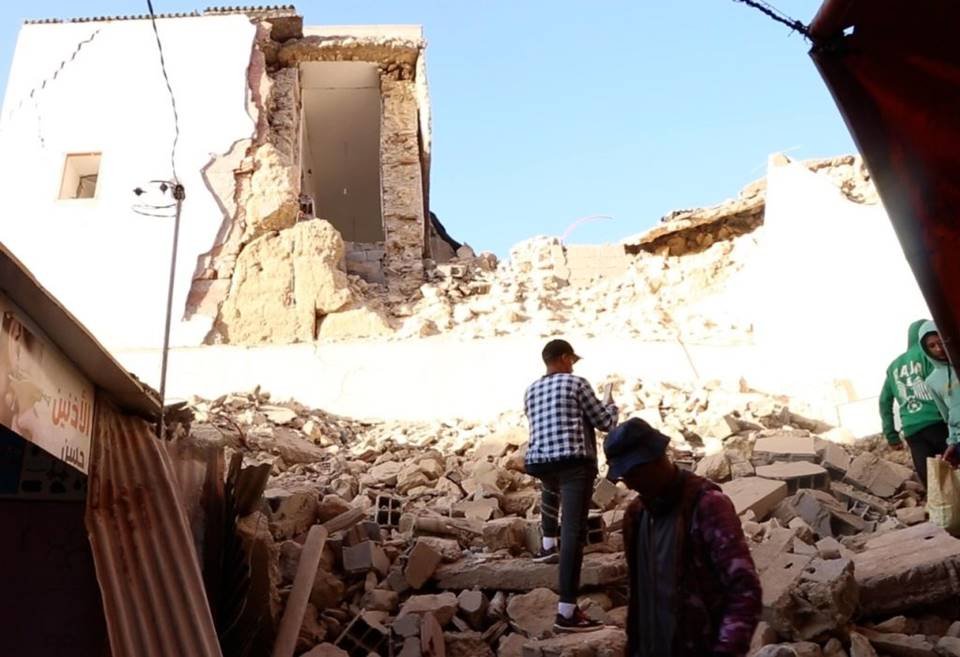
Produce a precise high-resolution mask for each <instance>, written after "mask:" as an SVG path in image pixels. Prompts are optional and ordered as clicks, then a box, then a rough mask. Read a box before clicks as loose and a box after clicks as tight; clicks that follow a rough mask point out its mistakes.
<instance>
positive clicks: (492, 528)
mask: <svg viewBox="0 0 960 657" xmlns="http://www.w3.org/2000/svg"><path fill="white" fill-rule="evenodd" d="M483 542H484V545H486V546H487V549H488V550H490V551H491V552H496V551H497V550H509V551H510V553H511V554H520V553H521V552H523V551H524V550H525V549H526V545H527V521H526V520H524V519H523V518H500V519H497V520H491V521H489V522H487V523H485V524H484V525H483Z"/></svg>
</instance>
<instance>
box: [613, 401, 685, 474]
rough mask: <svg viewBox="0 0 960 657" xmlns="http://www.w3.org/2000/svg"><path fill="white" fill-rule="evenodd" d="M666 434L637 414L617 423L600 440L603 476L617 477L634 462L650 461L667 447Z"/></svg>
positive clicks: (634, 465)
mask: <svg viewBox="0 0 960 657" xmlns="http://www.w3.org/2000/svg"><path fill="white" fill-rule="evenodd" d="M669 442H670V438H668V437H667V436H664V435H663V434H662V433H660V432H659V431H657V430H656V429H654V428H653V427H651V426H650V425H649V424H647V423H646V422H645V421H644V420H641V419H640V418H638V417H635V418H631V419H629V420H627V421H626V422H624V423H623V424H621V425H619V426H618V427H617V428H615V429H614V430H613V431H611V432H610V433H609V434H607V438H606V440H604V441H603V453H604V454H606V456H607V465H608V466H609V469H608V470H607V479H610V480H612V481H618V480H620V479H623V477H624V476H625V475H626V474H627V473H628V472H630V470H631V469H632V468H634V467H636V466H638V465H645V464H647V463H653V462H654V461H657V460H658V459H660V457H662V456H663V455H664V454H665V453H666V451H667V444H668V443H669Z"/></svg>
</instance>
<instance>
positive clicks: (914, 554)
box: [853, 523, 960, 616]
mask: <svg viewBox="0 0 960 657" xmlns="http://www.w3.org/2000/svg"><path fill="white" fill-rule="evenodd" d="M853 562H854V567H855V574H856V579H857V584H858V585H859V586H860V605H861V609H862V613H863V614H864V615H868V616H869V615H878V614H894V613H898V612H901V611H907V610H909V609H911V608H913V607H917V606H921V605H927V604H935V603H938V602H942V601H944V600H948V599H950V598H952V597H955V596H957V595H958V594H960V577H958V576H957V573H958V572H960V540H958V539H956V538H953V537H952V536H950V535H949V534H948V533H947V532H945V531H944V530H943V529H941V528H939V527H936V526H934V525H932V524H930V523H923V524H921V525H916V526H914V527H910V528H907V529H900V530H896V531H891V532H887V533H885V534H882V535H880V536H877V537H876V538H873V539H871V540H869V541H867V542H866V544H865V549H864V551H863V552H861V553H859V554H857V555H855V556H854V558H853Z"/></svg>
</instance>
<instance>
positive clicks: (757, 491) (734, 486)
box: [720, 477, 787, 519]
mask: <svg viewBox="0 0 960 657" xmlns="http://www.w3.org/2000/svg"><path fill="white" fill-rule="evenodd" d="M720 488H721V489H722V490H723V492H724V494H725V495H726V496H727V497H729V498H730V501H732V502H733V507H734V509H735V510H736V512H737V514H738V515H739V514H742V513H746V512H747V511H753V513H754V515H755V516H756V517H757V519H763V518H765V517H767V515H768V514H769V513H770V512H771V511H773V509H774V507H776V506H777V505H778V504H779V503H780V502H782V501H783V500H784V499H785V498H786V497H787V484H786V483H785V482H782V481H774V480H772V479H764V478H763V477H743V478H742V479H734V480H733V481H729V482H727V483H725V484H721V486H720Z"/></svg>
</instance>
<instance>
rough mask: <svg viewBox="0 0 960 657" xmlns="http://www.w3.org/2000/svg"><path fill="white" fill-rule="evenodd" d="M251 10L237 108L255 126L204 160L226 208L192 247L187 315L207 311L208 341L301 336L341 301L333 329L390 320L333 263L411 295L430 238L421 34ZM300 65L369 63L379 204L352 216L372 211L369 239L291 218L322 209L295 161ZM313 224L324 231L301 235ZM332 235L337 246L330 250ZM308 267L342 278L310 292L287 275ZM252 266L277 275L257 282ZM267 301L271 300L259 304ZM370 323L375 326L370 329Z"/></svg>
mask: <svg viewBox="0 0 960 657" xmlns="http://www.w3.org/2000/svg"><path fill="white" fill-rule="evenodd" d="M251 20H253V22H254V23H255V24H256V26H257V34H256V39H255V41H254V44H253V48H252V52H251V59H250V66H249V71H248V108H249V112H250V115H251V116H252V117H253V118H254V121H255V124H256V130H255V133H254V135H253V136H252V137H251V138H250V139H245V140H241V141H239V142H237V143H236V144H234V146H233V148H232V149H231V150H230V151H229V152H228V153H226V154H224V155H222V156H219V157H216V158H214V160H213V161H211V163H210V164H209V165H208V166H207V167H206V169H205V171H204V175H205V179H206V181H207V184H208V187H209V188H210V190H211V191H212V192H213V194H214V195H215V196H216V197H217V199H218V201H219V203H220V206H221V209H222V211H223V213H224V220H223V225H222V227H221V229H220V231H219V234H218V235H217V237H216V240H215V243H214V246H213V248H212V249H211V250H210V251H209V252H207V253H205V254H203V255H202V256H201V257H200V258H199V259H198V263H197V268H196V272H195V274H194V279H193V284H192V287H191V291H190V295H189V298H188V301H187V308H186V318H187V319H189V318H191V317H193V316H206V317H209V318H210V319H211V320H212V329H211V331H210V333H209V334H208V336H207V338H206V342H207V343H220V342H230V343H241V344H250V343H267V342H275V343H276V342H280V343H282V342H293V341H312V340H314V339H316V338H317V337H319V336H320V335H321V332H322V331H321V325H322V324H323V322H324V321H325V319H326V318H327V317H329V316H331V315H334V314H336V313H338V312H350V313H352V316H353V317H354V318H356V317H358V316H361V315H362V317H360V321H359V322H354V321H348V322H344V321H342V318H339V319H337V320H334V321H333V322H332V324H336V325H338V327H339V328H338V329H337V330H335V331H333V334H335V335H341V336H346V337H369V336H371V335H381V334H382V333H383V332H384V331H385V330H389V328H390V326H389V323H388V322H387V320H386V319H385V317H384V316H383V315H382V313H379V312H378V309H377V304H376V303H367V302H365V301H364V299H363V298H362V297H361V296H359V295H356V294H353V295H351V294H347V293H345V292H344V290H346V289H347V288H348V287H349V284H348V282H347V278H346V276H344V272H346V273H351V274H354V275H357V276H358V277H363V276H366V277H368V278H372V279H375V280H376V281H378V282H382V283H384V284H385V286H386V288H387V289H389V290H391V291H394V292H395V293H397V294H402V295H408V294H411V293H412V292H413V291H414V290H416V288H417V287H418V286H419V284H420V282H421V280H422V277H423V259H424V257H425V256H426V255H428V254H429V248H430V245H429V242H428V240H427V235H428V224H429V222H428V221H427V219H426V217H427V216H428V214H427V212H428V211H427V203H426V196H425V194H426V189H427V186H426V182H425V181H426V179H427V177H428V176H429V141H430V135H429V115H428V114H427V110H426V103H427V99H426V80H425V68H424V64H423V49H424V45H425V44H424V41H423V39H422V37H421V36H420V33H419V29H417V30H412V31H411V30H403V29H401V28H393V29H394V31H397V35H393V34H391V28H383V29H380V28H377V29H373V30H363V29H362V28H323V29H320V28H307V29H306V30H305V29H304V28H303V25H302V18H300V17H299V16H297V15H296V14H295V12H293V11H289V12H276V11H275V12H272V13H271V15H263V16H261V15H257V14H256V12H253V13H252V14H251ZM311 63H351V64H367V65H369V66H370V68H371V69H372V70H373V72H374V74H375V77H376V84H377V86H378V88H377V91H376V98H377V102H378V103H380V104H381V106H380V109H379V110H378V111H377V116H378V117H379V119H378V120H379V126H374V130H376V131H377V132H378V134H379V145H375V146H374V148H375V150H376V151H377V152H378V155H377V156H376V159H377V162H378V163H377V170H376V171H375V172H374V174H373V175H374V176H375V177H376V178H377V180H378V181H379V183H378V186H377V188H376V189H372V190H369V189H368V190H365V191H366V192H367V193H366V196H370V194H372V195H374V196H375V197H376V199H375V200H376V203H375V204H374V206H373V207H375V208H376V210H375V212H376V213H377V214H378V216H365V217H360V218H359V219H358V220H362V221H364V222H374V223H380V222H382V227H380V228H379V230H380V231H381V232H382V234H383V238H382V241H380V242H373V243H353V242H345V241H344V240H342V239H341V238H340V236H337V238H336V239H335V240H334V239H333V238H331V237H330V236H329V235H326V233H327V232H328V231H327V229H326V228H324V227H314V228H302V227H301V226H300V224H301V223H310V222H317V221H322V220H324V219H327V217H324V216H322V214H323V211H324V206H323V204H321V203H320V199H316V198H311V197H310V194H311V193H312V192H313V191H314V190H313V189H312V188H311V187H310V186H309V185H308V182H309V181H311V180H312V179H313V178H315V176H314V173H313V170H312V169H314V168H316V167H317V166H318V165H317V164H316V163H315V162H313V161H305V159H304V158H305V157H306V156H305V154H306V153H308V150H309V149H308V148H307V145H305V141H306V139H307V137H306V136H305V134H306V118H305V117H306V114H305V111H306V110H305V102H306V101H305V97H304V94H305V91H306V89H307V88H306V87H305V86H304V70H305V68H304V67H305V65H309V64H311ZM343 191H344V194H346V192H347V190H346V188H344V190H343ZM368 205H369V203H368ZM317 212H318V213H319V214H315V213H317ZM380 212H382V216H379V213H380ZM330 219H331V220H333V221H336V220H335V219H334V218H333V217H330ZM321 234H324V235H325V236H324V237H323V238H321V239H319V240H312V241H311V236H317V235H321ZM258 242H264V243H261V244H258ZM334 242H336V243H337V245H338V246H336V247H335V248H333V249H332V250H331V245H332V244H333V243H334ZM291 244H297V245H298V246H297V252H296V254H292V253H291V252H290V251H289V250H288V249H286V248H285V245H291ZM275 258H279V260H280V262H274V261H273V260H274V259H275ZM290 260H294V261H295V265H294V266H293V267H292V268H291V267H289V266H286V265H284V264H283V262H284V261H290ZM306 269H317V270H322V271H323V272H325V273H323V274H322V275H323V276H325V277H327V278H329V279H331V280H332V279H337V280H338V281H339V282H338V284H337V285H335V286H329V285H325V286H319V287H313V288H310V292H309V293H307V292H305V291H304V290H305V289H307V288H304V287H303V286H301V285H299V282H298V281H297V280H296V278H295V276H294V272H296V271H298V270H299V271H305V270H306ZM252 274H255V276H253V275H252ZM254 278H267V279H275V280H269V281H266V282H263V283H262V284H256V285H254V284H252V282H253V279H254ZM361 285H362V284H361ZM318 294H319V295H320V296H317V295H318ZM278 296H279V298H278ZM346 297H349V299H347V298H346ZM264 307H270V308H271V311H272V312H270V313H269V314H265V313H264V311H263V308H264ZM265 321H266V322H267V323H266V324H264V322H265ZM354 324H356V325H357V327H358V330H357V332H356V334H354V333H353V326H354ZM371 326H376V329H375V330H369V329H370V327H371ZM272 329H276V330H275V333H274V334H272V333H271V330H272ZM328 333H329V331H328Z"/></svg>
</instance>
